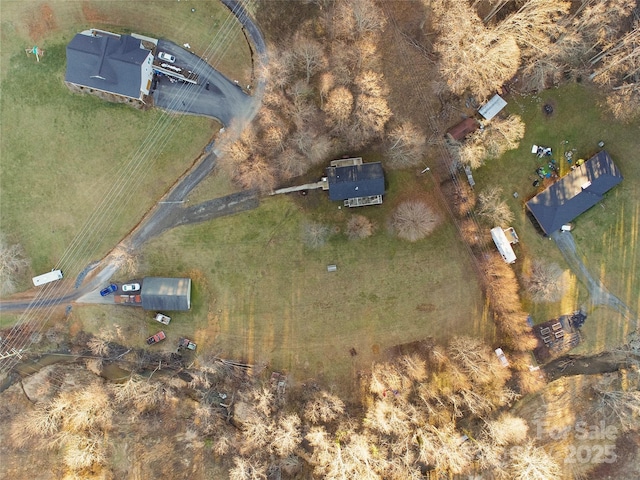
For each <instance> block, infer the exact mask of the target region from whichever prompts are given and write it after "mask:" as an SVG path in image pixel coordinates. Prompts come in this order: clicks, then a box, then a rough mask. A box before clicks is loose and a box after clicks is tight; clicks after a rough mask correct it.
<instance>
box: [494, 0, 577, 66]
mask: <svg viewBox="0 0 640 480" xmlns="http://www.w3.org/2000/svg"><path fill="white" fill-rule="evenodd" d="M570 6H571V3H570V2H566V1H558V0H528V1H526V2H523V3H522V6H521V7H520V8H519V9H518V10H516V11H515V12H514V13H512V14H510V15H508V16H507V17H506V18H505V19H503V20H502V21H500V23H499V24H498V25H497V26H496V28H495V33H497V34H498V35H501V36H502V35H510V36H512V37H513V38H514V39H515V40H516V42H517V44H518V46H519V47H520V53H521V55H522V57H523V58H526V59H529V58H532V57H540V56H545V55H548V54H549V51H550V50H551V48H552V46H553V44H552V40H554V39H556V38H558V37H559V36H560V34H561V33H562V32H561V25H559V23H558V22H559V20H560V19H561V18H562V17H564V16H565V15H566V14H567V12H568V11H569V8H570Z"/></svg>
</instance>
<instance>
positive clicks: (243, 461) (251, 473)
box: [229, 456, 267, 480]
mask: <svg viewBox="0 0 640 480" xmlns="http://www.w3.org/2000/svg"><path fill="white" fill-rule="evenodd" d="M233 464H234V466H233V468H232V469H231V470H229V480H267V468H266V466H265V465H263V464H262V463H259V462H256V461H255V460H249V459H247V458H244V457H238V456H236V457H233Z"/></svg>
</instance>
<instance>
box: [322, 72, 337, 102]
mask: <svg viewBox="0 0 640 480" xmlns="http://www.w3.org/2000/svg"><path fill="white" fill-rule="evenodd" d="M335 84H336V78H335V76H334V75H333V73H332V72H323V73H322V74H321V75H320V78H319V79H318V93H319V94H320V108H322V109H323V110H324V108H323V107H324V102H325V100H326V99H327V97H328V95H329V92H330V91H331V89H332V88H333V87H334V86H335Z"/></svg>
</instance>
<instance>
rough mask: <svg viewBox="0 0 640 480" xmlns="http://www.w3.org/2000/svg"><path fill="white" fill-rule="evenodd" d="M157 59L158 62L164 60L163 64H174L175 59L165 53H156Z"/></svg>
mask: <svg viewBox="0 0 640 480" xmlns="http://www.w3.org/2000/svg"><path fill="white" fill-rule="evenodd" d="M158 58H159V59H160V60H164V61H165V62H169V63H174V62H175V61H176V57H174V56H173V55H171V54H169V53H167V52H160V53H158Z"/></svg>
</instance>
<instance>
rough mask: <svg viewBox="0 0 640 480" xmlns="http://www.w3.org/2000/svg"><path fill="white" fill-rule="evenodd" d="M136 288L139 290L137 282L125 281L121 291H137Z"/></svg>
mask: <svg viewBox="0 0 640 480" xmlns="http://www.w3.org/2000/svg"><path fill="white" fill-rule="evenodd" d="M138 290H140V284H139V283H125V284H124V285H122V291H123V292H137V291H138Z"/></svg>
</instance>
